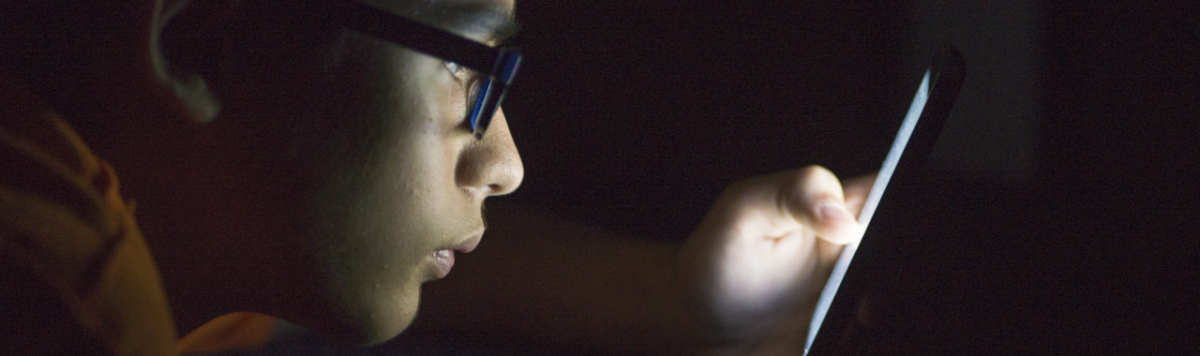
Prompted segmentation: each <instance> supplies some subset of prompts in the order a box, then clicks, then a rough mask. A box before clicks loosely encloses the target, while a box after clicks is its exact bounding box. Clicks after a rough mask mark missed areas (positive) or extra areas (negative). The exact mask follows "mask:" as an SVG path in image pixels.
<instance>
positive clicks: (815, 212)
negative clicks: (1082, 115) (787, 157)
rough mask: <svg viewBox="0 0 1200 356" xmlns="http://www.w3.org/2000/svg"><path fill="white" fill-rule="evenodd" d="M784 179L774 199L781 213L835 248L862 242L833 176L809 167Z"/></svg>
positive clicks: (836, 180) (859, 228) (856, 224)
mask: <svg viewBox="0 0 1200 356" xmlns="http://www.w3.org/2000/svg"><path fill="white" fill-rule="evenodd" d="M783 179H784V180H783V181H782V189H780V190H779V194H778V196H777V199H778V201H779V204H778V206H780V207H781V210H782V211H780V213H782V214H786V215H788V216H790V217H792V218H794V219H796V221H797V222H799V223H800V224H801V225H803V226H804V227H806V228H808V229H811V230H812V231H813V232H814V233H815V234H816V235H817V236H818V237H820V238H821V239H823V240H825V241H828V242H831V243H834V244H839V245H840V244H846V243H851V242H857V241H859V240H861V239H862V234H863V228H862V227H861V226H859V225H858V221H857V220H856V218H855V216H854V214H853V213H852V212H851V210H850V209H849V208H848V207H847V206H846V199H845V196H844V195H843V194H844V193H843V190H842V184H841V182H840V181H838V179H837V176H835V175H834V174H833V172H830V171H829V170H828V169H825V168H824V167H820V166H809V167H805V168H802V169H799V170H796V171H792V172H788V173H784V175H783ZM868 189H869V188H868Z"/></svg>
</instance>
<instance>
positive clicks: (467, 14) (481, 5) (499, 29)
mask: <svg viewBox="0 0 1200 356" xmlns="http://www.w3.org/2000/svg"><path fill="white" fill-rule="evenodd" d="M391 1H406V2H409V3H410V6H412V7H411V8H410V11H409V12H408V14H409V15H411V16H413V17H414V18H415V19H416V20H418V21H421V22H424V23H427V24H430V25H433V26H436V27H440V28H443V29H446V30H449V31H452V32H454V33H458V34H460V35H463V36H466V37H469V38H472V39H475V40H478V41H481V42H490V43H491V44H495V43H496V42H500V41H503V40H504V39H505V38H507V37H509V36H511V35H512V34H513V32H515V31H516V28H517V25H516V21H515V18H514V14H513V10H514V6H515V4H514V0H417V1H412V0H391Z"/></svg>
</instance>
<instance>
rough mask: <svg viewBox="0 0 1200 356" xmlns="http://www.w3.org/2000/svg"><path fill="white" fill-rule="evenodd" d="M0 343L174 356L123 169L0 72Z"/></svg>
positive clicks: (36, 349)
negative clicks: (122, 185)
mask: <svg viewBox="0 0 1200 356" xmlns="http://www.w3.org/2000/svg"><path fill="white" fill-rule="evenodd" d="M0 172H2V173H0V300H3V301H4V302H3V304H0V307H2V308H3V309H4V314H5V315H6V317H5V318H0V335H5V336H3V337H2V338H0V348H4V349H5V350H10V351H15V350H24V351H25V352H20V353H21V354H101V355H172V354H175V348H174V342H175V331H174V330H175V328H174V325H173V322H172V320H171V317H170V313H169V311H168V308H167V304H166V298H165V294H164V293H163V290H162V284H161V281H160V279H159V276H158V271H157V268H156V267H155V265H154V262H153V258H152V257H151V255H150V252H149V249H148V248H147V247H146V244H145V241H144V240H143V238H142V236H141V233H140V231H138V229H137V225H136V224H135V222H134V219H133V208H132V204H129V203H128V202H126V201H125V200H124V199H123V198H122V197H121V195H120V191H119V184H118V182H117V176H116V174H115V173H114V171H113V169H112V167H109V166H108V164H107V163H105V162H104V161H103V160H101V159H100V158H98V157H96V156H95V155H93V154H92V152H91V151H90V150H89V148H88V147H87V145H86V144H85V143H84V142H83V141H82V140H81V139H80V137H79V136H78V135H77V134H76V133H75V131H74V130H73V129H72V128H71V126H70V125H69V124H67V122H66V121H65V120H62V119H61V118H60V117H58V116H57V115H56V114H55V113H54V112H53V111H52V110H50V109H49V107H48V106H46V105H43V104H42V103H40V102H39V101H38V100H37V98H36V97H34V96H32V95H31V94H29V92H28V91H25V90H23V88H22V87H21V86H20V85H19V83H17V82H16V81H15V80H14V79H12V77H11V76H7V75H3V74H0Z"/></svg>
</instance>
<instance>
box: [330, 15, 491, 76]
mask: <svg viewBox="0 0 1200 356" xmlns="http://www.w3.org/2000/svg"><path fill="white" fill-rule="evenodd" d="M308 3H309V4H311V5H316V9H315V10H317V11H319V12H318V13H324V14H327V15H328V16H329V18H330V19H331V20H333V21H334V22H335V23H336V24H337V25H339V26H341V27H345V28H349V29H352V30H355V31H359V32H362V33H365V34H369V35H372V36H376V37H379V38H381V39H384V40H388V41H391V42H395V43H402V44H403V45H404V46H405V47H408V48H411V49H414V50H417V51H420V52H423V53H425V54H429V55H432V56H434V57H438V58H444V59H449V58H453V60H452V61H453V62H455V63H458V64H460V65H463V66H466V67H467V68H471V69H473V70H475V71H478V72H480V73H484V74H487V75H499V74H501V73H496V72H497V71H501V70H503V68H501V66H503V63H502V61H501V60H500V59H501V58H500V57H501V52H500V50H499V49H496V48H492V47H489V46H487V45H484V44H481V43H478V42H475V41H472V40H470V39H467V38H463V37H460V36H457V35H454V34H451V33H449V32H446V31H443V30H440V29H437V28H434V27H432V26H429V25H426V24H423V23H420V22H417V21H415V20H412V19H408V18H406V17H403V16H399V15H396V14H393V13H390V12H387V11H385V10H382V9H378V8H375V7H372V6H369V5H366V4H362V3H359V2H356V1H352V0H310V1H308Z"/></svg>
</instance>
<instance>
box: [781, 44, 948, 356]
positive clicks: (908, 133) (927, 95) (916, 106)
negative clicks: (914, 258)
mask: <svg viewBox="0 0 1200 356" xmlns="http://www.w3.org/2000/svg"><path fill="white" fill-rule="evenodd" d="M964 71H965V70H964V68H963V62H962V56H961V55H960V54H959V53H958V51H957V50H955V49H954V48H952V47H943V48H942V49H940V50H938V52H937V54H936V55H935V56H934V59H933V63H932V64H931V65H930V66H929V69H928V70H926V71H925V77H924V78H923V79H921V85H920V86H919V87H918V88H917V94H916V96H914V97H913V101H912V104H911V105H910V106H909V108H908V114H906V115H905V116H904V122H903V123H901V124H900V132H899V133H897V134H896V139H895V140H894V141H892V149H891V150H890V151H888V154H887V158H885V159H884V160H883V167H882V168H880V169H879V176H878V178H876V179H875V185H874V186H872V187H871V193H870V194H868V195H867V200H866V202H865V203H864V204H863V208H862V212H861V213H859V215H858V223H859V224H861V225H863V226H865V227H866V233H865V234H864V235H863V239H862V241H861V242H860V243H866V244H869V243H871V242H872V235H873V234H872V230H871V225H870V224H871V217H872V216H874V215H875V211H876V210H875V209H876V208H877V207H878V206H879V204H880V202H881V201H882V200H883V199H884V191H886V190H887V187H888V184H889V183H890V184H906V183H907V182H906V180H908V179H911V177H912V176H914V175H915V173H917V171H919V170H921V169H922V167H923V166H924V164H925V160H926V159H927V158H928V157H929V153H930V151H932V150H933V144H934V143H935V142H936V141H937V138H938V135H939V134H940V133H941V131H942V126H943V124H945V122H946V118H947V117H949V116H950V109H951V108H952V107H953V106H954V99H955V98H956V97H957V96H958V91H959V89H960V88H961V87H962V82H963V77H964V75H965V74H964ZM858 246H859V243H852V244H848V245H846V246H845V247H843V248H842V254H841V256H840V257H838V260H837V262H836V264H835V265H834V267H833V272H832V273H831V274H830V275H829V280H828V282H826V283H825V289H824V290H822V291H821V297H820V298H819V299H818V300H817V307H816V310H815V311H814V312H813V319H812V322H811V324H810V325H809V329H808V337H807V339H806V341H805V343H804V353H805V354H808V353H809V351H810V350H811V349H812V346H813V342H814V341H816V340H817V339H818V338H820V337H821V335H823V334H822V333H821V331H822V329H821V326H822V324H823V323H824V321H825V317H826V315H828V313H829V307H830V305H832V304H833V299H834V298H835V297H837V291H838V286H840V285H841V284H842V279H843V278H844V277H845V276H846V271H847V269H849V267H850V263H851V261H852V260H853V259H854V253H855V251H857V250H858Z"/></svg>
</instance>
